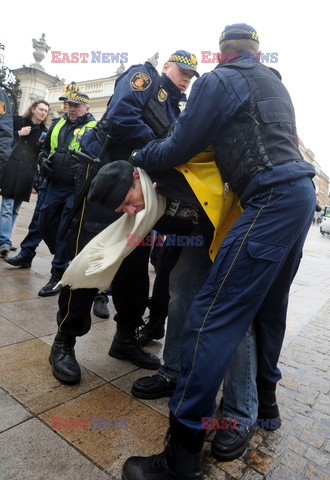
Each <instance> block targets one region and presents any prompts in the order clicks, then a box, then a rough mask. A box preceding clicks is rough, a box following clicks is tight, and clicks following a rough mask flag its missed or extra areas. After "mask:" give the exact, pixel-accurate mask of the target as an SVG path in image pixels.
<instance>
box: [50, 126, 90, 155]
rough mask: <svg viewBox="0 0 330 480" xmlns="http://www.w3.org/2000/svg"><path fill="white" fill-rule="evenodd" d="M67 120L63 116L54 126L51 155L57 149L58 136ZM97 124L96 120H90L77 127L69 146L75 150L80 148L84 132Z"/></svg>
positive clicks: (51, 138)
mask: <svg viewBox="0 0 330 480" xmlns="http://www.w3.org/2000/svg"><path fill="white" fill-rule="evenodd" d="M65 122H66V119H65V118H63V117H62V118H61V119H60V120H59V121H58V122H57V123H56V125H55V126H54V128H53V130H52V133H51V137H50V153H49V156H50V155H52V154H53V153H54V152H55V151H56V149H57V146H58V136H59V133H60V130H61V128H62V127H63V125H64V124H65ZM95 125H96V121H95V120H90V121H89V122H87V123H85V125H82V126H81V128H78V127H77V128H76V129H75V130H74V135H73V138H72V140H71V142H70V145H69V148H74V149H75V150H80V142H81V139H82V136H83V135H84V133H85V132H86V130H87V129H91V128H93V127H95Z"/></svg>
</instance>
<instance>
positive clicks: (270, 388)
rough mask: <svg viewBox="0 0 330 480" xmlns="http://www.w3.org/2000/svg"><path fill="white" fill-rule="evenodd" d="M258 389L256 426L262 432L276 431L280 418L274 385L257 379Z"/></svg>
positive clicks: (279, 424)
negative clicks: (261, 429) (262, 430)
mask: <svg viewBox="0 0 330 480" xmlns="http://www.w3.org/2000/svg"><path fill="white" fill-rule="evenodd" d="M257 388H258V401H259V409H258V425H259V427H260V428H263V429H264V430H268V431H269V430H271V431H274V430H277V429H278V428H280V426H281V417H280V412H279V409H278V405H277V400H276V394H275V392H276V383H272V382H268V381H267V380H261V379H257Z"/></svg>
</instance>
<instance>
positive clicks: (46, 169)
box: [40, 158, 55, 179]
mask: <svg viewBox="0 0 330 480" xmlns="http://www.w3.org/2000/svg"><path fill="white" fill-rule="evenodd" d="M52 167H53V162H52V159H51V158H46V159H45V160H43V161H42V163H41V167H40V170H41V173H42V174H43V176H44V177H46V178H49V179H51V178H53V177H54V175H55V172H54V170H53V168H52Z"/></svg>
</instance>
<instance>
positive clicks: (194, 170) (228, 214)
mask: <svg viewBox="0 0 330 480" xmlns="http://www.w3.org/2000/svg"><path fill="white" fill-rule="evenodd" d="M175 168H176V169H177V170H178V171H179V172H181V173H182V174H183V175H184V176H185V179H186V180H187V182H188V183H189V185H190V187H191V189H192V190H193V192H194V194H195V195H196V197H197V199H198V201H199V203H200V204H201V206H202V207H203V209H204V211H205V213H206V215H207V216H208V218H209V219H210V221H211V223H212V225H213V226H214V235H213V240H212V243H211V245H210V249H209V255H210V258H211V260H212V261H214V259H215V256H216V254H217V252H218V250H219V248H220V245H221V242H222V241H223V239H224V237H225V236H226V234H227V233H228V231H229V230H230V228H231V227H232V226H233V224H234V223H235V222H236V220H237V219H238V217H239V216H240V214H241V212H242V208H241V207H240V204H239V200H238V198H237V197H236V195H235V194H234V193H233V192H230V191H227V190H226V188H225V186H224V183H223V181H222V178H221V174H220V172H219V169H218V167H217V166H216V164H215V161H214V151H213V149H212V148H211V147H208V148H207V149H206V150H205V151H204V152H201V153H199V154H198V155H196V156H195V157H193V158H192V159H190V160H189V162H187V163H185V164H183V165H180V166H178V167H175Z"/></svg>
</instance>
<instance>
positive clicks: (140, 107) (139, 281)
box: [51, 50, 198, 383]
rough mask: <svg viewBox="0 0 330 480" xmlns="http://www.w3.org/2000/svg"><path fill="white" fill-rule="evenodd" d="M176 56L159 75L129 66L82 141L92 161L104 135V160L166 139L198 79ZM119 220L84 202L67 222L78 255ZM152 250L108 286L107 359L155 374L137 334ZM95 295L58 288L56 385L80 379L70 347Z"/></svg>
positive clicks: (133, 258)
mask: <svg viewBox="0 0 330 480" xmlns="http://www.w3.org/2000/svg"><path fill="white" fill-rule="evenodd" d="M173 55H174V57H173V58H170V59H169V61H167V62H166V63H165V64H164V67H163V71H162V75H159V74H158V72H157V70H156V69H155V68H154V67H153V66H152V64H151V63H149V62H146V63H145V64H143V65H133V66H132V67H130V68H129V69H128V70H127V71H126V72H124V73H123V74H122V75H120V76H119V77H118V79H117V80H116V84H115V91H114V94H113V96H112V98H111V101H110V102H109V104H108V107H107V110H106V113H105V114H104V116H103V118H102V119H101V121H100V122H98V125H97V126H96V128H94V129H93V130H92V131H90V132H89V133H87V134H86V135H85V136H84V138H83V139H82V148H83V150H84V151H85V152H86V153H88V154H89V155H91V156H92V157H94V158H96V157H97V155H98V154H99V152H100V150H101V148H102V145H103V143H104V141H105V139H106V137H107V135H109V136H110V137H111V140H110V145H109V146H108V150H107V152H106V155H105V158H104V159H103V162H104V163H105V164H106V163H109V162H112V161H115V160H121V159H123V160H128V158H129V156H130V154H131V153H132V151H133V150H135V149H137V148H141V147H143V146H144V145H145V144H146V143H148V142H149V141H150V140H154V139H157V138H164V137H166V135H168V133H169V131H170V129H171V125H173V124H174V123H175V121H176V119H177V117H178V116H179V113H180V108H179V103H180V102H181V101H184V100H185V99H186V97H185V95H184V91H185V90H186V89H187V88H188V86H189V84H190V81H191V78H192V77H193V76H198V73H197V71H196V68H197V62H196V57H195V56H194V55H192V54H190V53H189V52H187V51H183V50H180V51H178V52H175V53H174V54H173ZM85 176H86V172H84V171H83V170H81V171H80V178H81V179H82V178H84V177H85ZM77 181H78V182H79V181H80V180H79V179H78V180H77ZM117 218H118V214H117V213H114V212H109V210H107V209H106V208H104V207H103V208H102V206H101V205H100V204H99V203H97V204H96V203H93V202H89V203H88V204H87V207H86V209H84V211H83V212H81V214H80V215H79V216H78V217H77V218H76V219H75V220H74V222H73V225H72V230H71V234H72V235H71V237H72V239H74V240H75V247H76V251H75V253H78V252H79V251H80V250H81V249H82V248H83V247H84V245H85V244H86V243H87V242H88V241H90V240H91V239H92V238H93V237H94V236H95V235H97V234H98V233H99V232H100V231H102V230H103V229H104V228H105V227H107V226H108V225H109V224H110V223H112V222H113V221H114V220H116V219H117ZM80 225H82V228H79V226H80ZM77 232H78V233H77ZM149 253H150V252H149V249H148V247H141V248H140V247H138V248H137V249H136V250H135V251H134V252H133V253H132V254H131V255H129V256H128V257H127V258H126V259H125V260H124V262H123V263H122V265H121V267H120V269H119V271H118V272H117V274H116V276H115V278H114V280H113V282H112V300H113V303H114V306H115V309H116V311H117V314H116V315H115V318H114V319H115V320H116V322H117V330H116V334H115V337H114V339H113V342H112V345H111V347H110V350H109V355H110V356H112V357H115V358H119V359H126V360H130V361H131V362H133V363H134V364H135V365H137V366H140V367H144V368H148V369H158V367H159V366H160V361H159V359H158V358H157V357H155V356H154V355H151V354H149V353H148V352H146V351H145V350H143V349H142V348H140V346H139V345H138V343H137V340H136V336H135V331H136V328H137V327H138V326H139V325H140V324H141V322H142V315H143V314H144V311H145V309H146V307H147V304H148V294H149V277H148V262H149ZM95 293H96V292H95V289H76V290H71V289H70V288H69V287H63V288H62V291H61V293H60V297H59V312H58V315H57V322H58V326H59V331H58V334H57V336H56V338H55V341H54V344H53V347H52V351H51V362H52V368H53V374H54V376H55V377H56V378H58V379H59V380H62V381H66V382H70V383H75V382H78V381H79V380H80V375H81V374H80V368H79V365H78V363H77V361H76V358H75V354H74V348H73V347H74V343H75V339H76V337H77V336H82V335H84V334H86V333H87V332H88V331H89V329H90V326H91V317H90V310H91V305H92V302H93V297H94V296H95Z"/></svg>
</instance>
